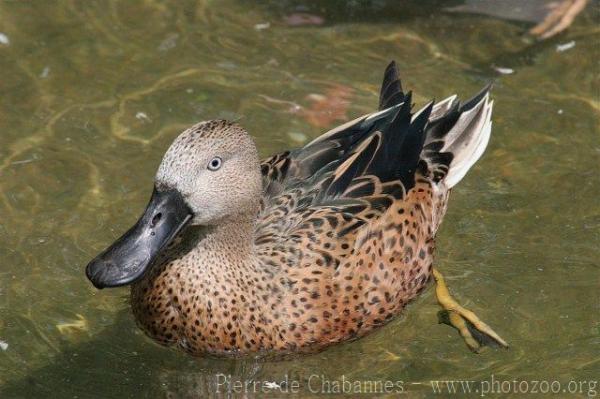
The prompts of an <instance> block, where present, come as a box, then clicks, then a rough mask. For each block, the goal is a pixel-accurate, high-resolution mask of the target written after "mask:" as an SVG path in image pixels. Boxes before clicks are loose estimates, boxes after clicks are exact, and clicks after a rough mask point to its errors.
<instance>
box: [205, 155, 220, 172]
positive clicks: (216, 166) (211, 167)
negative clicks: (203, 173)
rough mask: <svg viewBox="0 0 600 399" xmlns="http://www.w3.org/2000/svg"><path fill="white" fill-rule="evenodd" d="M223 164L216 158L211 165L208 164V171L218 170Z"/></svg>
mask: <svg viewBox="0 0 600 399" xmlns="http://www.w3.org/2000/svg"><path fill="white" fill-rule="evenodd" d="M222 163H223V160H222V159H221V158H219V157H214V158H213V159H212V160H211V161H210V162H209V163H208V170H213V171H214V170H218V169H219V168H220V167H221V164H222Z"/></svg>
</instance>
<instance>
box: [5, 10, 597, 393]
mask: <svg viewBox="0 0 600 399" xmlns="http://www.w3.org/2000/svg"><path fill="white" fill-rule="evenodd" d="M342 3H343V2H339V1H334V0H332V1H327V2H310V1H308V2H306V3H301V2H295V1H285V2H276V1H273V2H258V3H256V4H250V3H249V2H242V1H235V0H226V1H219V2H217V1H198V2H192V1H186V2H177V3H175V2H167V1H158V0H135V1H128V2H118V1H90V2H77V1H57V2H36V3H35V5H34V4H33V3H30V2H17V1H4V2H0V32H1V33H2V34H3V36H2V38H3V40H0V74H1V75H0V132H1V133H0V259H2V264H1V266H0V340H1V341H2V342H3V343H5V344H7V345H8V346H7V347H5V349H4V350H1V351H0V396H1V397H3V398H4V397H7V398H19V397H57V398H67V397H77V398H93V397H135V398H137V397H157V398H163V397H208V396H210V395H214V392H215V391H216V389H220V390H221V392H223V390H224V388H223V387H221V388H219V385H218V384H219V382H220V381H221V378H222V377H221V375H222V374H225V375H231V376H232V379H233V380H239V381H267V382H278V381H281V380H283V379H285V378H288V379H290V380H294V381H299V383H300V385H301V387H300V388H301V389H300V390H299V392H298V393H296V394H289V395H283V394H281V393H278V392H277V391H273V392H274V393H272V395H271V396H273V397H280V396H284V397H288V396H289V397H312V396H313V393H311V388H314V387H315V385H316V387H317V388H319V389H320V385H319V383H318V381H317V380H315V379H314V378H313V380H310V378H311V376H318V378H319V379H320V380H333V381H340V380H341V379H342V377H343V378H345V379H349V380H359V381H392V382H398V381H401V382H403V390H404V391H405V392H408V393H409V394H410V395H409V396H410V397H430V396H435V395H434V394H433V393H432V388H431V386H430V381H432V380H453V379H467V380H476V381H489V380H490V379H491V378H495V379H496V380H513V379H517V380H525V381H531V380H548V381H554V380H557V381H560V382H561V383H562V384H565V385H566V384H567V383H568V382H569V381H571V380H573V381H578V382H581V381H590V380H595V381H597V380H598V376H599V375H600V356H599V353H600V323H599V318H598V315H599V314H600V313H599V311H600V295H599V294H598V292H599V291H598V287H599V284H600V273H599V261H598V258H599V255H600V250H599V248H600V246H599V245H600V201H599V198H600V184H599V183H600V177H599V176H600V174H599V166H600V126H599V112H600V98H599V90H600V78H599V73H598V71H599V70H600V69H599V65H598V61H599V59H600V51H599V46H598V43H599V42H600V41H599V39H600V35H599V33H600V30H599V29H598V26H599V25H598V23H599V22H600V21H599V18H598V15H599V13H598V5H597V3H596V2H593V3H592V4H591V5H590V6H589V7H588V9H587V10H586V11H585V12H584V13H583V14H582V15H581V16H580V17H579V18H578V19H577V20H576V22H575V24H574V25H573V26H572V27H571V29H570V30H569V31H568V32H567V33H565V34H562V35H560V36H558V37H556V38H554V39H551V40H549V41H545V42H542V43H536V42H534V41H532V40H530V39H527V38H526V37H524V36H523V33H524V32H525V31H526V30H527V29H528V28H529V27H530V25H528V24H527V23H525V22H512V21H505V20H501V19H498V18H490V17H483V16H477V15H468V14H457V13H447V12H444V10H442V9H441V7H442V6H452V5H456V4H458V3H459V2H453V1H450V2H444V3H443V4H442V2H439V1H426V2H392V1H389V2H385V1H376V2H372V3H369V4H366V5H361V4H362V3H361V2H354V3H351V6H350V7H344V6H343V4H342ZM396 3H401V4H396ZM302 13H308V14H309V15H304V14H302ZM571 42H573V43H574V46H571V47H570V48H568V49H567V50H564V51H557V46H559V45H564V44H568V43H571ZM567 47H569V46H567ZM560 49H564V47H560ZM391 59H396V61H397V62H398V65H399V67H400V69H401V73H402V75H403V78H404V80H403V82H404V86H405V88H407V89H409V90H413V92H414V97H413V98H414V99H415V100H416V102H417V103H418V104H424V103H425V102H426V101H428V100H429V99H431V98H436V99H442V98H444V97H446V96H449V95H451V94H453V93H458V94H459V95H460V96H461V97H462V98H466V97H469V96H470V95H472V94H474V93H475V92H477V91H478V90H479V89H480V88H481V87H482V86H483V85H484V84H486V83H488V82H490V81H495V86H494V91H493V97H494V100H495V109H494V112H495V113H494V128H493V134H492V139H491V142H490V145H489V147H488V150H487V152H486V154H485V155H484V157H483V158H482V159H481V161H480V162H479V163H478V164H477V166H476V167H475V168H474V169H473V170H472V171H471V172H470V173H469V174H468V175H467V177H466V178H465V179H464V180H463V181H462V182H461V184H460V185H459V186H458V187H457V188H456V190H455V191H454V193H453V195H452V199H451V201H450V207H449V211H448V214H447V216H446V219H445V222H444V224H443V227H442V229H441V231H440V234H439V239H438V261H437V264H438V267H439V268H440V270H442V271H443V272H444V273H445V274H446V276H447V279H448V283H449V285H450V289H451V290H452V292H453V293H455V294H456V297H457V298H458V299H459V300H460V301H461V302H462V303H463V304H464V305H466V306H467V307H469V308H471V309H472V310H474V311H476V312H477V313H478V314H479V316H481V317H482V318H483V319H484V320H485V321H486V322H488V323H489V324H491V325H492V326H493V327H494V328H495V329H496V331H498V332H499V333H500V334H501V335H502V336H503V337H504V338H505V339H506V340H508V341H509V342H510V344H511V349H510V350H507V351H505V350H493V349H492V350H486V351H484V352H483V353H481V354H479V355H475V354H473V353H471V352H469V351H468V350H467V349H466V347H465V345H464V343H463V342H462V340H461V339H460V338H459V337H458V335H457V333H456V332H455V331H454V330H453V329H451V328H449V327H447V326H445V325H438V324H437V316H436V314H437V311H438V307H437V305H436V301H435V296H434V293H433V290H432V289H429V290H427V291H426V292H425V293H424V294H423V295H422V296H421V297H420V298H419V299H418V300H416V301H415V302H413V303H412V304H411V305H410V306H409V307H408V308H407V310H406V312H405V313H404V315H403V316H402V317H400V318H398V319H397V320H395V321H394V322H392V323H391V324H389V325H387V326H386V327H385V328H383V329H380V330H378V331H377V332H375V333H373V334H371V335H369V336H368V337H366V338H364V339H361V340H359V341H356V342H352V343H348V344H344V345H340V346H337V347H334V348H331V349H329V350H327V351H325V352H322V353H320V354H316V355H312V356H303V357H297V358H292V359H288V360H286V361H257V360H252V359H246V360H220V359H213V358H198V359H195V358H190V357H188V356H185V355H183V354H181V353H179V352H176V351H173V350H170V349H165V348H162V347H159V346H157V345H155V344H154V343H152V342H151V341H150V340H149V339H147V338H146V337H145V336H144V335H143V334H142V333H141V332H139V331H138V330H137V328H136V326H135V324H134V321H133V318H132V316H131V314H130V312H129V308H128V304H127V297H128V291H127V289H126V288H122V289H115V290H104V291H97V290H95V289H94V288H93V287H92V286H91V284H89V282H88V281H87V280H86V279H85V276H84V273H83V268H84V266H85V264H86V263H87V262H88V261H89V260H90V259H91V258H92V257H93V256H94V255H95V254H96V253H97V252H98V251H99V250H101V249H102V248H104V247H105V246H106V245H107V244H108V243H110V242H112V240H114V239H115V238H116V237H117V236H118V235H120V234H121V233H122V232H123V231H124V230H125V229H127V228H128V227H129V226H130V225H131V224H132V223H133V222H134V221H135V220H136V219H137V216H138V215H139V213H140V212H141V210H142V209H143V207H144V205H145V203H146V201H147V199H148V197H149V195H150V191H151V187H152V179H153V175H154V172H155V170H156V167H157V166H158V163H159V162H160V159H161V157H162V155H163V153H164V151H165V150H166V148H167V147H168V145H169V143H170V142H171V141H172V140H173V139H174V138H175V137H176V136H177V134H178V133H179V132H180V131H181V130H182V129H183V128H185V127H186V126H188V125H190V124H192V123H195V122H197V121H200V120H206V119H213V118H227V119H233V120H239V122H240V123H241V124H243V125H244V126H245V127H246V128H247V129H248V130H249V132H251V134H252V135H253V136H254V138H255V139H256V141H257V143H258V146H259V148H260V150H261V152H262V154H263V155H265V156H267V155H269V154H271V153H273V152H275V151H279V150H282V149H284V148H288V147H292V146H298V145H301V144H302V143H305V142H307V141H308V140H310V139H311V138H313V137H316V136H318V135H319V134H320V133H322V132H324V131H325V130H327V129H328V128H330V127H333V126H335V125H336V124H339V123H341V122H343V121H344V120H346V119H349V118H353V117H355V116H358V115H361V114H363V113H366V112H369V111H371V110H373V109H374V108H375V107H376V104H377V94H378V93H377V92H378V88H379V84H380V79H381V75H382V72H383V68H384V67H385V65H386V64H387V63H388V62H389V60H391ZM498 68H503V69H501V71H503V72H505V73H506V72H508V71H509V70H510V71H512V73H510V74H501V73H499V72H498V71H497V69H498ZM320 380H319V381H320ZM309 381H312V383H313V385H310V386H309V384H308V382H309ZM585 387H586V386H585V385H584V389H583V390H582V391H581V392H580V393H578V394H577V395H576V396H583V397H585V396H588V395H589V396H591V395H593V393H592V391H591V390H589V389H587V390H586V389H585ZM597 390H598V389H597V388H596V391H597ZM232 396H233V397H237V396H240V397H242V396H243V394H239V395H237V394H234V395H232ZM246 396H247V397H254V396H255V395H254V394H253V393H248V394H246ZM369 396H370V395H365V397H369ZM389 396H390V397H392V396H394V395H391V394H390V395H389Z"/></svg>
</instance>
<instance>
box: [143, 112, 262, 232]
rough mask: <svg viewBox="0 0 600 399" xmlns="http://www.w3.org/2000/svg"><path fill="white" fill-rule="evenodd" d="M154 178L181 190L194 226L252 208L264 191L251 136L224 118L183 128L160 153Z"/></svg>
mask: <svg viewBox="0 0 600 399" xmlns="http://www.w3.org/2000/svg"><path fill="white" fill-rule="evenodd" d="M155 181H156V187H157V189H159V190H167V189H173V190H177V191H178V192H179V193H181V195H182V196H183V198H184V199H185V202H186V203H187V205H188V206H189V207H190V208H191V210H192V211H193V214H194V216H193V219H192V221H191V224H196V225H211V224H218V223H219V221H221V220H223V219H224V218H226V217H228V216H236V215H239V214H249V213H252V212H255V211H256V210H257V206H258V203H259V200H260V194H261V190H262V185H261V184H262V183H261V174H260V166H259V159H258V151H257V150H256V145H255V144H254V140H253V139H252V138H251V137H250V135H249V134H248V133H247V132H246V131H245V130H244V129H243V128H242V127H241V126H239V125H237V124H235V123H232V122H228V121H225V120H214V121H208V122H201V123H198V124H196V125H194V126H192V127H191V128H189V129H187V130H185V131H184V132H183V133H181V134H180V135H179V137H177V138H176V139H175V141H174V142H173V144H171V147H169V149H168V151H167V152H166V154H165V156H164V157H163V160H162V162H161V164H160V166H159V168H158V172H157V174H156V180H155Z"/></svg>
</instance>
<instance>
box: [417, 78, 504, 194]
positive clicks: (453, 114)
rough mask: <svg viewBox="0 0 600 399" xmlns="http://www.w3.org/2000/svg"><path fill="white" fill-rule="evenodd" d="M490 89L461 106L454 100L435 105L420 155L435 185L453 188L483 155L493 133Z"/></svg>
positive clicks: (452, 98) (449, 99)
mask: <svg viewBox="0 0 600 399" xmlns="http://www.w3.org/2000/svg"><path fill="white" fill-rule="evenodd" d="M490 88H491V85H488V86H487V87H485V88H484V89H483V90H482V91H481V92H480V93H479V94H477V95H476V96H475V97H473V98H472V99H471V100H469V101H467V102H466V103H465V104H463V105H462V106H461V105H460V102H459V101H458V99H457V98H456V96H452V97H449V98H447V99H445V100H444V101H441V102H439V103H437V104H435V106H434V108H433V110H432V112H431V117H430V119H429V124H428V127H427V129H426V131H427V133H426V139H425V145H424V146H423V151H422V153H421V160H422V161H423V162H425V163H426V169H427V172H429V173H427V174H429V175H430V177H431V178H432V180H433V181H434V182H436V183H438V182H440V181H443V182H444V184H445V185H446V186H447V187H448V188H452V187H454V186H455V185H456V184H457V183H458V182H459V181H461V180H462V178H463V177H464V176H465V174H466V173H467V172H468V171H469V169H470V168H471V167H472V166H473V165H474V164H475V162H477V160H478V159H479V158H480V157H481V155H482V154H483V152H484V150H485V148H486V147H487V144H488V142H489V139H490V133H491V130H492V120H491V117H492V108H493V101H491V100H490V98H489V91H490Z"/></svg>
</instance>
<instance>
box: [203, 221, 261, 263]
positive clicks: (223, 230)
mask: <svg viewBox="0 0 600 399" xmlns="http://www.w3.org/2000/svg"><path fill="white" fill-rule="evenodd" d="M255 222H256V217H255V216H253V215H239V214H238V215H236V216H235V217H229V218H225V219H222V220H220V221H219V223H218V224H216V225H213V226H209V227H207V228H206V237H205V238H204V240H203V245H202V247H203V248H202V249H203V250H204V251H208V252H214V253H223V254H225V255H226V259H229V260H231V261H234V260H237V261H246V260H248V259H249V258H250V257H251V256H252V254H253V248H254V241H253V239H252V237H253V233H254V225H255ZM233 258H236V259H233ZM235 263H238V262H235Z"/></svg>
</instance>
